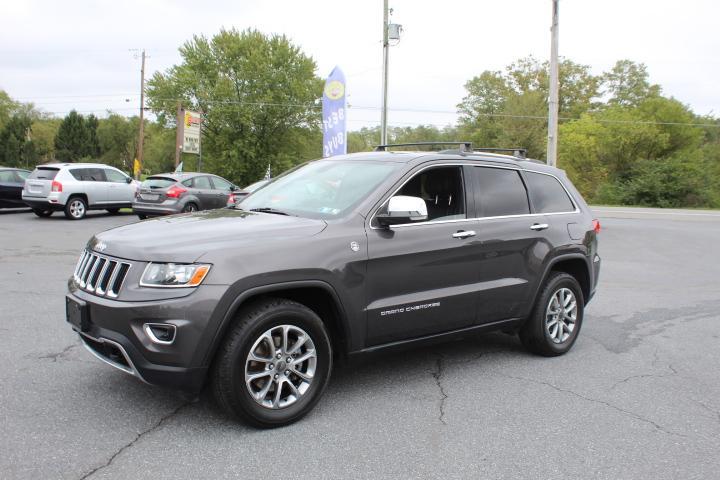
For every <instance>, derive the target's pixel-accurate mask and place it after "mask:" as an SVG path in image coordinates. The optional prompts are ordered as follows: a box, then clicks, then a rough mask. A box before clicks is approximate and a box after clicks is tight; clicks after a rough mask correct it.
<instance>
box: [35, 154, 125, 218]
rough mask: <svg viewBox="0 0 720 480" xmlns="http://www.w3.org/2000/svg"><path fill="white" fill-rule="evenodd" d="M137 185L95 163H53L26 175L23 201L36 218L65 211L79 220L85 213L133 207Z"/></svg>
mask: <svg viewBox="0 0 720 480" xmlns="http://www.w3.org/2000/svg"><path fill="white" fill-rule="evenodd" d="M136 189H137V182H135V181H134V180H133V179H132V178H131V177H129V176H127V175H126V174H125V173H123V172H121V171H120V170H118V169H117V168H115V167H111V166H109V165H103V164H98V163H55V164H49V165H41V166H38V167H37V168H36V169H35V170H33V172H32V173H31V174H30V176H28V178H27V180H26V181H25V187H24V188H23V192H22V200H23V202H25V203H27V204H28V205H29V206H30V207H31V208H32V209H33V212H35V214H36V215H37V216H39V217H49V216H50V215H52V214H53V212H56V211H64V212H65V216H66V217H67V218H69V219H71V220H80V219H82V218H84V217H85V215H86V214H87V212H88V210H107V211H108V212H110V213H113V214H115V213H118V211H119V210H120V209H121V208H128V207H131V206H132V201H133V198H135V191H136Z"/></svg>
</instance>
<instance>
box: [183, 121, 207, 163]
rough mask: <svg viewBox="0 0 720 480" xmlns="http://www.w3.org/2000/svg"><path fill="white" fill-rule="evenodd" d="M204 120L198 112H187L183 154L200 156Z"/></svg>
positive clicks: (184, 124)
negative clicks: (201, 130)
mask: <svg viewBox="0 0 720 480" xmlns="http://www.w3.org/2000/svg"><path fill="white" fill-rule="evenodd" d="M201 123H202V118H201V117H200V114H199V113H197V112H190V111H188V110H186V111H185V118H184V121H183V149H182V150H183V152H184V153H194V154H196V155H199V154H200V124H201Z"/></svg>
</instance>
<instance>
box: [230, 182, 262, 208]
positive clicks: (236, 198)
mask: <svg viewBox="0 0 720 480" xmlns="http://www.w3.org/2000/svg"><path fill="white" fill-rule="evenodd" d="M269 181H270V180H266V179H263V180H259V181H257V182H255V183H251V184H250V185H248V186H247V187H245V188H242V189H240V190H237V191H235V192H233V194H232V195H230V197H228V202H227V206H228V207H234V206H235V205H237V204H238V203H239V202H241V201H242V200H243V199H244V198H245V197H247V196H248V195H250V194H251V193H253V192H254V191H255V190H258V189H259V188H260V187H263V186H265V185H267V184H268V182H269Z"/></svg>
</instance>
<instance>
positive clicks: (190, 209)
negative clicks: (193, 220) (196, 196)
mask: <svg viewBox="0 0 720 480" xmlns="http://www.w3.org/2000/svg"><path fill="white" fill-rule="evenodd" d="M197 210H198V207H197V205H195V204H194V203H192V202H190V203H188V204H187V205H185V206H184V207H183V209H182V211H183V213H189V212H197Z"/></svg>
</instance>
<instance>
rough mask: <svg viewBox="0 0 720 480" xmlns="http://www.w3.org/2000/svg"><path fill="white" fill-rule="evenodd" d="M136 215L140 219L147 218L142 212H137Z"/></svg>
mask: <svg viewBox="0 0 720 480" xmlns="http://www.w3.org/2000/svg"><path fill="white" fill-rule="evenodd" d="M137 216H138V218H139V219H140V220H145V219H146V218H147V215H145V214H144V213H138V214H137Z"/></svg>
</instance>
